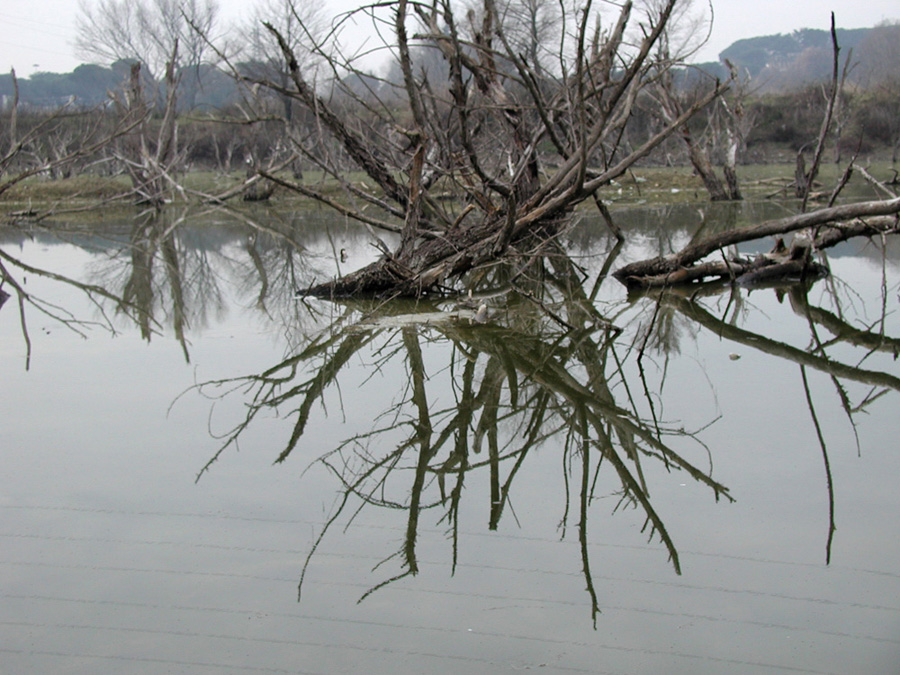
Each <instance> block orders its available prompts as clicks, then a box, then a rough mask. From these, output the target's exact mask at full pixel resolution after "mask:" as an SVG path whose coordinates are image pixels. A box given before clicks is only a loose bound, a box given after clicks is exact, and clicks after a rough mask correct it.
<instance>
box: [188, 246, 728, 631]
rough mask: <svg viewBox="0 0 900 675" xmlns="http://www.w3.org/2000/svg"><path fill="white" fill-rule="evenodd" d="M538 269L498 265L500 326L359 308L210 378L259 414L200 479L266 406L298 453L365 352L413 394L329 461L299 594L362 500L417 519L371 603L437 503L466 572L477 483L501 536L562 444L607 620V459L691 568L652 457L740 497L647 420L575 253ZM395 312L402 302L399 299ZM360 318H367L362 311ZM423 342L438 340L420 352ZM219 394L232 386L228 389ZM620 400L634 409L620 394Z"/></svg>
mask: <svg viewBox="0 0 900 675" xmlns="http://www.w3.org/2000/svg"><path fill="white" fill-rule="evenodd" d="M539 272H540V275H539V276H540V279H541V281H540V282H538V281H536V280H535V279H536V278H538V275H526V274H524V273H523V272H522V271H521V270H520V271H519V273H518V274H516V275H513V276H511V277H510V276H508V275H507V276H505V277H504V278H503V279H502V280H501V279H500V278H499V277H500V275H501V274H502V273H500V272H497V273H496V275H495V277H494V278H493V279H492V280H491V281H492V282H500V281H502V282H503V286H504V287H505V288H507V289H513V290H508V292H507V294H506V296H505V298H506V304H505V310H506V311H505V318H504V320H503V321H502V322H501V321H500V319H499V315H498V318H497V320H496V321H494V322H491V323H487V324H483V325H481V324H478V323H475V322H473V321H471V317H472V315H473V312H472V311H471V310H470V309H466V308H463V309H459V310H450V309H445V308H443V307H442V306H441V305H438V304H435V305H431V306H423V304H422V303H421V302H420V303H419V304H418V305H417V306H416V312H417V313H415V314H410V315H406V316H399V317H398V316H393V317H391V316H387V315H385V314H384V312H382V313H381V314H377V315H376V314H373V313H372V311H371V308H370V307H364V306H362V305H356V306H353V307H348V311H347V314H345V315H344V316H343V317H342V319H341V320H340V321H339V322H336V323H335V324H334V325H333V326H332V327H331V328H330V329H329V330H327V331H325V332H324V333H323V334H322V336H321V337H320V338H318V339H316V340H314V341H313V342H312V343H310V344H309V345H308V346H307V347H306V348H304V349H303V350H301V351H299V352H298V353H296V354H294V355H292V356H290V357H289V358H287V359H285V360H284V361H282V362H281V363H279V364H277V365H275V366H273V367H272V368H269V369H268V370H266V371H264V372H262V373H259V374H256V375H251V376H247V377H243V378H237V379H232V380H225V381H217V382H209V383H206V384H204V385H201V386H200V390H201V391H203V392H204V393H207V394H219V395H223V396H225V395H229V394H230V395H234V394H239V395H240V396H241V397H243V399H244V403H245V405H246V410H247V413H246V416H244V417H243V418H242V419H241V420H240V422H239V423H238V424H236V425H235V426H234V427H233V428H232V429H231V430H230V432H228V433H226V434H225V436H224V437H223V438H222V443H221V445H220V449H219V450H218V452H216V453H215V455H214V456H213V457H212V458H211V459H210V460H209V462H208V463H207V464H206V465H205V466H204V467H203V469H202V470H201V472H200V475H199V476H198V478H199V477H200V476H202V475H203V473H205V472H206V471H207V470H209V468H210V466H211V465H212V464H213V462H215V461H216V460H218V459H219V458H220V457H221V456H222V453H223V452H224V451H225V450H226V449H227V448H229V447H230V446H231V445H232V444H236V443H237V442H238V441H239V439H240V437H241V436H242V434H244V432H245V431H246V430H247V429H248V427H249V426H250V425H251V424H252V422H253V421H254V419H256V417H257V416H258V415H260V414H261V413H264V412H265V411H270V410H275V409H278V410H282V411H283V410H290V413H289V415H288V416H289V417H291V418H292V420H293V425H292V429H291V432H290V434H289V436H288V438H287V440H286V442H285V444H284V446H283V448H282V449H281V451H280V453H279V454H278V456H277V459H276V461H277V462H283V461H285V460H287V459H288V458H289V457H290V456H291V455H292V454H293V452H294V451H295V450H296V448H297V446H298V442H299V440H300V439H301V437H302V436H303V435H304V433H305V432H306V431H307V427H308V425H309V423H310V413H311V410H312V407H313V405H314V404H315V403H316V402H317V401H320V400H322V401H324V398H325V396H326V393H328V392H329V390H336V389H337V381H338V377H339V375H340V374H341V372H342V371H343V370H344V369H345V367H346V366H347V364H348V363H349V362H350V361H351V359H353V357H357V358H359V357H362V356H363V355H364V354H366V353H372V354H374V355H375V356H376V361H375V363H374V364H372V369H373V370H374V371H377V372H382V373H383V372H387V371H390V370H391V369H394V370H396V369H397V368H399V367H401V364H402V367H404V368H405V371H404V375H403V378H402V379H403V382H405V383H406V384H405V390H404V391H403V393H402V396H401V397H400V400H399V401H395V402H393V403H389V404H385V410H384V412H383V413H382V414H381V415H379V416H378V418H377V420H376V422H375V425H374V426H373V427H372V428H369V429H366V430H364V431H361V432H359V433H357V434H355V435H353V436H352V437H351V438H349V439H347V440H345V441H344V442H343V443H341V444H340V445H338V447H336V448H334V449H333V450H331V451H330V452H328V453H326V454H324V455H323V456H321V457H320V458H319V459H318V461H320V462H321V463H322V464H323V465H324V466H325V467H327V468H328V469H330V471H331V472H332V473H333V475H334V476H335V477H336V478H337V480H338V481H339V482H340V485H341V497H340V500H339V502H338V506H337V507H336V509H335V511H334V512H333V513H332V514H331V516H330V518H329V520H328V521H327V522H326V524H325V526H324V527H323V529H322V531H321V532H320V533H319V536H318V539H317V541H316V542H315V544H314V545H313V547H312V549H311V551H310V553H309V557H308V558H307V561H306V564H305V565H304V570H303V573H302V575H301V582H300V587H301V590H302V585H303V579H304V577H305V573H306V569H307V566H308V565H309V562H310V560H311V559H312V556H313V555H314V553H315V551H316V550H317V549H318V547H319V545H320V543H321V542H322V541H323V539H324V537H325V536H326V534H327V533H328V532H329V530H330V528H331V527H332V526H333V524H334V523H335V522H337V520H338V519H339V518H340V517H341V516H342V515H346V513H345V511H348V510H349V511H353V509H354V508H355V509H363V508H385V509H397V510H401V511H403V512H405V514H406V519H405V521H406V526H405V528H406V536H405V538H404V542H403V545H402V547H401V549H400V550H399V551H398V553H397V554H396V556H397V559H398V560H399V567H400V569H399V570H398V571H397V572H396V573H395V574H390V575H389V576H388V577H387V579H385V580H384V581H382V582H381V583H379V584H376V585H375V586H374V587H373V588H371V589H370V590H369V591H368V592H367V593H366V594H364V596H363V597H366V596H367V595H368V594H369V593H372V592H374V591H375V590H377V589H378V588H381V587H383V586H384V585H386V584H389V583H391V582H393V581H395V580H397V579H400V578H402V577H405V576H409V575H414V574H416V573H417V572H418V570H419V564H418V560H417V555H416V541H417V533H418V531H419V521H420V516H421V514H422V513H423V512H424V511H426V510H431V509H436V510H438V511H439V512H440V513H441V515H440V516H439V520H440V521H441V522H444V523H446V525H447V526H448V528H449V530H450V533H451V541H452V551H453V553H452V557H453V564H454V566H455V564H456V561H457V554H458V550H459V543H460V542H459V532H458V529H457V528H458V522H459V509H460V505H461V502H462V499H463V497H464V495H465V494H467V492H466V491H465V489H464V487H465V485H466V483H467V481H469V482H471V481H478V480H485V481H487V486H488V488H489V490H488V492H489V494H490V504H489V505H488V512H489V514H490V515H489V527H490V528H491V529H496V528H497V527H498V524H499V522H500V520H501V518H502V517H503V515H504V512H507V511H511V509H512V503H511V501H510V500H511V495H512V494H513V490H514V484H515V478H516V476H517V475H518V473H519V471H520V469H521V467H522V466H523V465H524V463H525V461H527V459H528V457H529V455H530V454H532V453H533V452H534V451H535V450H536V449H537V448H539V447H541V446H551V447H554V446H555V447H561V449H562V454H563V459H564V462H563V465H564V466H566V467H568V469H567V471H566V475H565V480H566V485H567V486H569V487H568V488H567V494H566V498H565V510H564V516H563V521H562V525H563V528H564V530H565V528H566V526H567V522H568V519H569V512H570V509H572V510H573V511H575V512H577V519H578V522H577V530H578V537H579V542H580V544H581V555H582V558H583V571H584V575H585V580H586V583H587V588H588V591H589V594H590V596H591V606H592V610H593V612H594V613H595V614H596V612H597V611H598V601H597V597H596V593H595V590H594V585H593V582H592V577H591V566H590V561H589V556H588V534H587V533H588V521H589V514H590V511H591V509H590V506H591V504H592V503H593V502H594V501H595V500H596V499H597V498H598V497H599V495H598V494H596V491H597V490H598V484H599V483H598V481H599V478H600V475H601V468H603V466H604V465H605V466H608V467H611V468H610V469H608V470H605V471H607V472H610V477H614V481H615V484H617V485H618V486H619V487H618V488H617V492H618V495H619V500H620V502H619V506H620V507H632V508H634V509H637V510H638V511H639V512H640V513H641V514H642V515H643V517H644V520H645V524H644V529H645V530H646V531H647V532H648V534H649V536H650V537H651V538H653V537H654V536H656V537H658V539H659V540H660V541H661V542H662V544H663V545H664V546H665V548H666V550H667V552H668V556H669V558H670V560H671V562H672V564H673V567H674V568H675V570H676V572H680V563H679V558H678V552H677V549H676V546H675V542H674V541H673V540H672V538H671V537H670V535H669V533H668V531H667V528H666V526H665V522H664V518H663V516H662V514H660V513H659V512H657V510H656V508H655V507H654V505H653V504H652V502H651V499H650V482H651V481H649V480H648V478H647V473H646V471H645V468H646V467H645V464H646V463H647V462H656V463H659V464H660V465H662V466H663V467H664V468H665V469H666V470H667V471H676V470H680V471H683V472H685V473H687V474H689V475H690V476H691V477H692V478H693V479H694V480H696V481H698V482H700V483H702V484H703V485H705V486H707V487H708V488H709V489H710V490H711V491H712V493H713V495H714V496H715V498H716V499H718V498H719V497H720V496H722V497H724V498H726V499H729V500H730V499H731V497H730V496H729V494H728V489H727V488H726V487H724V486H723V485H721V484H720V483H718V482H717V481H716V480H714V479H713V478H712V477H711V476H710V475H709V472H708V471H707V470H704V469H701V468H699V467H698V466H695V465H694V464H693V463H692V462H691V461H690V460H689V459H688V458H687V457H685V456H684V455H683V454H680V453H679V452H676V450H675V449H674V448H673V445H672V439H674V438H681V437H685V436H687V435H688V434H687V433H686V432H684V431H683V430H680V429H669V428H666V427H665V425H664V424H663V423H662V422H658V421H656V420H651V421H648V420H645V419H642V418H641V416H640V415H639V414H638V413H637V411H636V408H635V404H634V402H633V401H632V400H631V396H630V394H627V387H625V386H623V377H624V376H623V374H622V372H621V368H620V366H619V359H618V357H617V356H616V354H615V339H616V338H617V337H618V336H619V335H620V333H621V331H620V330H619V329H617V328H615V327H614V326H613V325H612V324H610V323H609V322H608V321H606V320H604V319H603V318H602V317H601V316H599V315H598V313H597V311H596V309H595V307H594V305H593V304H592V302H591V301H590V298H588V297H587V296H586V295H585V293H584V290H583V288H582V286H581V284H580V283H579V280H578V278H577V277H576V275H575V270H574V268H573V266H572V265H571V263H570V262H569V261H568V259H565V258H561V257H559V258H552V265H551V267H548V268H544V267H543V265H542V266H541V269H540V270H539ZM495 288H496V285H495ZM472 302H473V303H474V304H478V303H479V302H480V300H479V299H478V298H477V297H476V298H474V299H473V300H472ZM390 307H391V311H395V312H397V311H403V306H401V305H397V304H394V305H391V306H390ZM367 310H368V311H367ZM423 312H424V313H423ZM360 314H363V316H364V317H365V320H364V321H356V322H353V321H352V320H351V319H353V318H355V317H358V316H359V315H360ZM423 321H426V322H427V323H422V322H423ZM425 342H427V343H429V345H428V347H429V348H428V349H423V343H425ZM435 354H446V356H445V357H442V359H441V360H442V362H441V363H439V364H438V365H437V368H436V369H435V367H434V365H432V367H430V368H429V367H428V366H427V365H426V362H427V361H428V360H429V358H435V356H434V355H435ZM354 360H356V359H354ZM436 373H437V374H440V376H438V375H437V374H436ZM223 390H224V391H225V392H226V393H225V394H221V393H220V392H221V391H223ZM435 390H436V392H435ZM622 390H625V392H626V393H623V391H622ZM447 391H451V392H452V394H453V400H452V402H451V403H450V404H449V405H446V404H445V405H444V406H443V407H440V406H438V405H437V403H436V402H437V401H438V400H442V397H445V396H446V392H447ZM622 397H624V398H625V399H626V400H627V401H628V403H627V404H626V405H623V404H622V403H620V402H619V399H620V398H622ZM604 475H606V474H604ZM482 477H483V478H482ZM570 490H571V492H572V493H573V494H572V495H570V494H569V492H570ZM576 494H577V497H576V498H575V499H574V500H572V499H571V497H572V496H573V495H576ZM513 517H514V518H515V517H516V516H515V514H514V513H513ZM394 557H395V556H390V557H389V558H388V559H387V560H391V559H393V558H394ZM387 560H385V561H384V562H387Z"/></svg>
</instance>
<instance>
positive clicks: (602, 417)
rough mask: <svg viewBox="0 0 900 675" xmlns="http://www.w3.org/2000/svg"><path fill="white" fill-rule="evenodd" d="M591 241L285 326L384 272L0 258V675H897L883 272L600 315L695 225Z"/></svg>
mask: <svg viewBox="0 0 900 675" xmlns="http://www.w3.org/2000/svg"><path fill="white" fill-rule="evenodd" d="M779 208H780V207H777V206H775V205H758V204H757V205H754V204H744V205H738V206H731V207H728V208H727V209H723V210H722V211H716V210H713V209H711V208H710V207H708V206H707V207H705V209H706V213H705V214H702V219H705V220H706V222H707V223H708V224H709V225H708V226H709V227H715V226H716V225H717V223H718V224H720V225H721V224H722V223H725V224H727V225H731V224H735V223H741V222H744V221H747V222H753V221H757V220H759V219H761V218H763V217H774V216H777V215H780V213H779ZM616 217H617V219H618V220H619V221H620V222H622V223H623V224H624V225H625V227H626V229H627V230H628V235H629V236H628V243H627V245H625V246H624V247H623V248H621V249H617V248H616V247H615V246H614V242H613V241H612V240H611V239H610V237H609V236H608V235H607V233H606V232H605V230H604V229H603V226H602V223H599V222H594V221H593V220H592V219H590V218H585V219H584V220H583V222H581V223H579V224H578V225H576V226H575V229H574V230H573V231H572V232H571V233H569V235H568V236H567V237H566V240H565V242H564V245H563V248H564V251H565V253H566V254H567V255H566V256H564V257H560V256H557V260H556V261H555V262H554V263H548V264H547V265H546V266H545V267H544V268H542V269H540V270H531V269H526V270H525V271H524V272H522V271H521V270H520V271H519V273H518V274H514V273H511V272H504V271H502V270H488V271H486V272H485V274H484V275H483V276H482V277H480V278H479V279H476V280H475V281H477V283H475V285H474V297H473V301H472V302H470V301H469V299H468V298H466V297H462V298H456V299H452V298H451V299H446V300H442V301H438V300H435V301H428V302H425V301H423V302H420V303H401V302H394V303H375V302H370V303H365V302H352V303H351V302H346V303H339V302H336V303H330V302H325V301H320V300H311V299H302V298H297V297H296V290H297V289H298V288H303V287H305V286H307V285H309V284H310V283H312V282H313V281H315V280H322V279H327V278H329V277H331V276H333V275H335V274H337V273H340V272H347V271H350V270H352V269H355V268H356V267H359V266H361V265H362V264H364V263H365V262H367V261H369V260H371V259H373V258H374V257H375V256H376V255H378V250H377V248H375V247H374V246H372V244H371V239H370V237H369V235H368V234H367V233H365V232H361V231H360V230H359V229H357V228H355V227H354V226H353V225H352V223H349V222H346V221H344V220H341V219H336V218H333V217H330V216H328V215H327V214H323V213H322V212H320V211H305V212H296V213H285V212H281V213H279V212H275V211H270V210H266V209H262V208H261V209H258V210H253V211H250V212H240V213H232V212H226V211H211V212H209V213H205V214H187V215H185V214H181V215H177V216H176V215H175V214H168V215H165V216H163V217H159V218H154V217H148V216H141V217H137V216H136V217H132V216H119V217H117V218H115V219H111V220H108V221H104V222H97V223H92V224H90V225H89V226H84V225H76V224H66V223H62V224H57V225H56V226H54V227H52V228H45V229H40V230H33V231H27V232H26V231H21V230H13V229H6V230H3V231H0V262H2V265H3V272H4V276H5V281H4V284H3V286H2V289H3V290H4V291H5V292H6V293H7V294H8V295H9V297H8V298H7V299H6V301H5V302H4V303H3V304H2V305H0V372H2V384H0V410H2V415H0V462H2V472H0V541H2V549H0V598H2V602H0V673H3V674H6V673H9V674H19V673H107V672H109V673H113V672H114V673H225V672H227V673H245V672H247V673H255V672H262V673H367V674H374V673H396V672H418V673H456V672H466V673H505V672H517V671H522V670H538V671H539V672H547V673H551V672H552V673H556V672H558V673H569V672H576V673H577V672H584V673H616V674H618V673H726V672H727V673H782V672H784V673H797V672H800V673H850V672H853V673H896V672H898V670H900V489H898V477H900V447H898V438H900V405H898V388H900V367H898V361H897V354H898V349H900V318H898V310H900V253H898V250H897V247H896V245H895V244H894V245H888V246H887V247H886V248H885V247H884V246H883V245H882V243H881V242H876V241H872V242H869V241H865V242H863V241H858V242H853V243H851V244H845V245H843V246H841V247H839V248H838V249H837V250H834V251H831V252H829V254H828V264H829V266H830V268H831V271H832V275H831V277H829V278H828V279H824V280H821V281H818V282H816V283H815V284H813V285H812V286H811V287H803V286H798V285H795V286H791V287H772V288H756V289H745V288H740V289H737V288H735V289H732V288H729V287H719V288H705V289H702V290H701V291H697V292H696V293H693V294H676V293H667V294H663V295H655V296H651V295H646V296H629V295H628V294H627V293H626V292H625V290H624V288H623V287H621V286H620V285H619V284H618V283H617V282H615V281H614V280H613V279H611V278H609V277H608V276H606V273H607V272H608V270H609V269H615V268H617V267H619V266H620V265H622V264H625V263H626V262H629V261H631V260H636V259H639V258H643V257H647V256H649V255H655V254H656V253H657V252H664V251H667V250H671V249H672V247H678V246H681V245H683V244H684V243H686V242H687V241H688V240H689V238H690V236H691V233H692V232H693V231H694V229H695V228H696V226H697V223H698V222H699V220H700V219H701V216H699V215H698V213H697V210H696V208H694V207H689V206H685V207H655V208H651V207H643V208H638V207H632V208H629V209H628V210H623V211H620V212H618V213H616ZM611 256H612V257H611ZM607 261H609V267H608V268H604V264H605V263H607ZM573 279H574V280H576V281H577V283H573V281H572V280H573ZM473 283H474V282H473ZM473 303H474V304H480V303H483V304H485V305H486V306H487V308H488V310H489V312H488V316H489V318H488V320H487V321H486V322H483V323H482V322H477V321H474V320H473V311H472V309H473V307H472V305H473ZM23 320H24V324H23Z"/></svg>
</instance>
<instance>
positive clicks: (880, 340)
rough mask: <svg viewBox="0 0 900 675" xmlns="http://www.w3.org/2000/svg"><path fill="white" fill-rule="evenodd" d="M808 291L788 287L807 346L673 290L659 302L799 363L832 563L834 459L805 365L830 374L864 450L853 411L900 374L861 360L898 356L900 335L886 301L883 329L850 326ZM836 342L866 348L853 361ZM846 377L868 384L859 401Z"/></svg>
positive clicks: (898, 383) (896, 384)
mask: <svg viewBox="0 0 900 675" xmlns="http://www.w3.org/2000/svg"><path fill="white" fill-rule="evenodd" d="M808 291H809V287H808V286H805V285H795V286H791V287H789V289H788V291H787V293H788V295H789V297H790V303H791V307H792V308H793V310H794V311H795V312H796V313H797V314H798V315H800V316H802V317H804V318H805V320H806V322H807V323H808V325H809V329H810V334H811V343H810V346H809V348H808V349H806V350H804V349H798V348H796V347H793V346H790V345H787V344H784V343H782V342H778V341H776V340H772V339H770V338H767V337H764V336H762V335H758V334H756V333H753V332H751V331H748V330H745V329H743V328H740V327H738V326H736V325H734V324H731V323H728V322H726V321H723V320H720V319H718V318H716V317H714V316H713V315H712V314H711V313H710V312H708V311H707V310H706V309H705V308H703V307H702V306H701V305H700V304H699V303H698V302H696V301H692V300H689V299H687V298H685V297H683V296H681V295H678V294H675V293H669V292H666V293H663V294H662V296H661V297H660V298H659V302H660V303H665V304H666V305H668V306H669V307H672V308H674V309H676V310H677V311H679V312H681V313H682V314H684V315H685V316H688V317H690V318H691V319H692V320H694V321H696V322H697V323H699V324H700V325H702V326H704V327H706V328H707V329H709V330H710V331H711V332H713V333H714V334H716V335H717V336H719V337H722V338H725V339H728V340H732V341H734V342H738V343H740V344H744V345H747V346H750V347H753V348H754V349H757V350H759V351H762V352H764V353H767V354H771V355H773V356H777V357H779V358H783V359H786V360H788V361H792V362H795V363H797V364H798V365H799V366H800V375H801V381H802V384H803V390H804V392H805V395H806V402H807V407H808V409H809V413H810V416H811V418H812V422H813V426H814V428H815V431H816V437H817V439H818V444H819V447H820V449H821V451H822V458H823V461H824V467H825V477H826V485H827V490H828V507H829V508H828V511H829V517H828V519H829V527H828V536H827V539H826V546H825V562H826V564H828V563H830V561H831V550H832V543H833V540H834V533H835V530H836V527H835V518H834V513H835V502H834V483H833V479H832V474H831V463H830V461H829V458H828V449H827V445H826V440H825V437H824V434H823V432H822V428H821V425H820V424H819V419H818V416H817V414H816V410H815V405H814V402H813V397H812V393H811V389H810V386H809V382H808V379H807V368H812V369H815V370H819V371H820V372H822V373H824V374H826V375H827V376H828V377H829V378H830V379H831V382H832V383H833V385H834V387H835V390H836V392H837V395H838V398H839V400H840V404H841V407H842V408H843V410H844V412H845V414H846V415H847V418H848V420H849V423H850V425H851V427H852V430H853V434H854V437H855V439H856V444H857V452H860V445H859V435H858V431H857V427H856V421H855V419H854V415H855V414H856V413H858V412H860V411H862V410H865V409H866V408H867V407H868V406H870V405H871V404H872V403H873V402H874V401H875V400H877V399H879V398H881V397H882V396H884V395H886V394H888V393H889V392H890V391H891V390H893V391H897V390H900V378H897V377H896V376H894V375H892V374H890V373H886V372H882V371H878V370H870V369H864V368H861V367H860V364H862V363H863V362H864V361H866V359H868V358H869V357H870V356H871V355H872V354H874V353H875V352H878V351H881V352H887V353H888V354H891V355H893V356H894V358H896V356H897V353H898V348H900V340H898V339H897V338H893V337H890V336H887V335H885V333H884V326H885V316H886V312H887V307H886V305H884V304H882V315H881V317H880V318H879V319H877V320H876V321H875V322H873V324H872V325H873V326H874V325H877V326H880V331H879V332H874V331H871V330H866V329H860V328H857V327H854V326H851V325H850V324H848V323H846V322H845V321H844V320H843V319H842V318H840V317H839V316H838V315H837V314H834V313H832V312H830V311H828V310H825V309H823V308H821V307H816V306H813V305H812V304H811V303H810V302H809V298H808V295H807V294H808ZM776 292H777V293H778V294H779V297H781V294H782V292H783V291H782V290H781V289H776ZM834 297H836V296H834ZM839 307H840V306H839ZM820 328H824V329H825V330H827V331H828V332H830V333H831V335H832V337H831V338H830V339H828V340H823V339H822V338H821V337H820V335H819V329H820ZM835 346H844V347H851V348H857V349H859V350H862V352H863V353H862V355H861V356H858V357H857V358H856V365H849V364H847V363H844V362H842V361H838V360H836V359H835V358H832V356H830V354H829V349H830V348H832V347H835ZM845 380H846V381H851V382H857V383H861V384H864V385H868V387H869V389H868V391H867V392H866V393H865V394H864V395H863V397H862V399H861V401H860V402H858V403H856V404H854V403H853V402H851V401H850V396H849V394H848V392H847V389H846V387H845V386H844V383H843V381H845Z"/></svg>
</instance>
